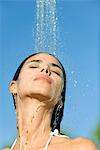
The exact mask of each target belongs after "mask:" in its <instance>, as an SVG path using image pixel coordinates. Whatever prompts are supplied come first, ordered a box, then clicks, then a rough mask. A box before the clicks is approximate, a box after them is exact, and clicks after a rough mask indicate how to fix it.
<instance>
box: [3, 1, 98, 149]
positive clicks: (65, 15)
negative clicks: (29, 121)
mask: <svg viewBox="0 0 100 150" xmlns="http://www.w3.org/2000/svg"><path fill="white" fill-rule="evenodd" d="M0 10H1V12H0V49H1V50H0V72H1V75H0V83H1V84H0V148H1V147H2V146H3V145H4V144H5V143H11V142H12V141H13V140H14V138H15V137H16V133H17V131H16V113H15V111H14V106H13V100H12V96H11V95H10V92H9V83H10V81H11V80H12V77H13V75H14V72H15V70H16V69H17V67H18V65H19V63H20V62H21V61H22V60H23V59H24V58H25V57H26V56H27V55H29V54H32V53H34V52H35V51H34V38H33V35H32V28H33V27H34V26H35V21H34V17H35V3H34V1H32V0H30V1H28V0H21V1H20V0H18V1H15V0H12V1H9V0H1V1H0ZM99 10H100V1H93V0H92V1H91V0H88V1H87V0H85V1H83V0H78V1H76V0H73V1H68V0H64V1H62V0H58V1H57V15H58V21H59V23H58V25H59V48H58V50H57V53H58V56H59V59H60V60H61V62H62V63H63V65H64V67H65V70H66V72H67V91H66V103H65V111H64V117H63V121H62V126H61V127H62V128H63V129H66V130H68V131H69V133H70V134H71V135H72V136H73V137H77V136H82V137H90V136H91V131H92V130H94V129H95V126H96V124H97V123H98V117H99V109H98V103H99V102H98V101H99V55H98V53H99V48H100V47H99V31H100V26H99V25H100V21H99V20H100V19H99V17H100V12H99Z"/></svg>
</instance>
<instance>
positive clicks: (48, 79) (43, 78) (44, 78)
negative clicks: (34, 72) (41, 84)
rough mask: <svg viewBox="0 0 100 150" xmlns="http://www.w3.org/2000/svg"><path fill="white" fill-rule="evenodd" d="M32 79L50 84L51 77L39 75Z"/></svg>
mask: <svg viewBox="0 0 100 150" xmlns="http://www.w3.org/2000/svg"><path fill="white" fill-rule="evenodd" d="M34 80H43V81H46V82H48V83H49V84H51V79H50V78H49V77H47V76H39V77H36V78H35V79H34Z"/></svg>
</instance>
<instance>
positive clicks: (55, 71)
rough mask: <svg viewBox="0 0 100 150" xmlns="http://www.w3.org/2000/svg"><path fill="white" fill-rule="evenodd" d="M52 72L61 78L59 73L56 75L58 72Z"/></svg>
mask: <svg viewBox="0 0 100 150" xmlns="http://www.w3.org/2000/svg"><path fill="white" fill-rule="evenodd" d="M52 72H54V73H55V74H57V75H58V76H61V75H60V73H58V72H56V71H52Z"/></svg>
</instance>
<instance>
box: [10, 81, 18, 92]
mask: <svg viewBox="0 0 100 150" xmlns="http://www.w3.org/2000/svg"><path fill="white" fill-rule="evenodd" d="M10 93H11V94H16V93H17V82H16V81H12V82H11V83H10Z"/></svg>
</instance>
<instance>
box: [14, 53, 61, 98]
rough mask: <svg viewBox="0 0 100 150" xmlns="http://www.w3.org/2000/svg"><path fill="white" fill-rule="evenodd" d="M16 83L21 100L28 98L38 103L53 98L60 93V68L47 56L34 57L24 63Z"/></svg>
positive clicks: (54, 59) (53, 59) (56, 62)
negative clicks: (36, 99)
mask: <svg viewBox="0 0 100 150" xmlns="http://www.w3.org/2000/svg"><path fill="white" fill-rule="evenodd" d="M16 83H17V94H19V96H20V97H21V98H23V97H26V96H28V97H33V98H38V99H39V100H40V101H43V100H45V101H46V100H47V99H51V98H52V97H53V98H55V97H56V96H57V95H58V93H59V92H60V93H61V90H60V89H61V86H62V83H63V72H62V67H61V65H60V63H59V62H58V61H57V59H56V58H54V57H53V56H51V55H49V54H43V53H42V54H37V55H34V56H32V57H30V58H29V59H28V60H27V61H26V62H25V63H24V65H23V67H22V69H21V72H20V74H19V78H18V80H17V81H16Z"/></svg>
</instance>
